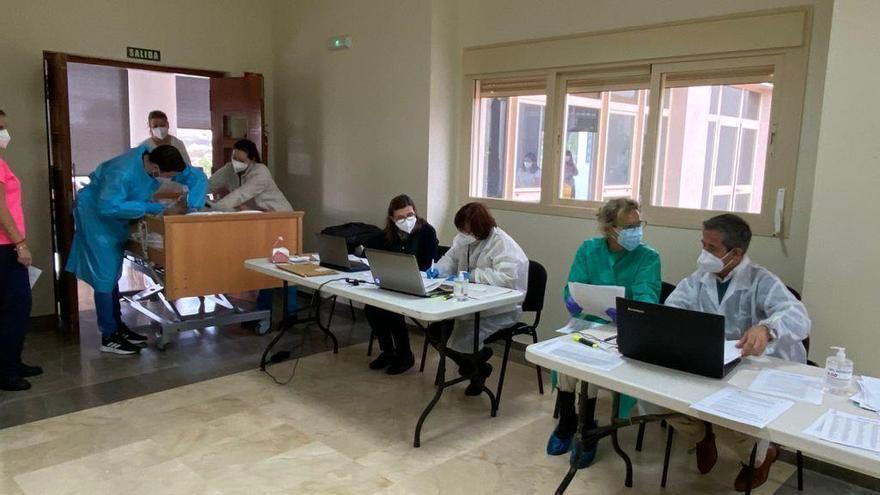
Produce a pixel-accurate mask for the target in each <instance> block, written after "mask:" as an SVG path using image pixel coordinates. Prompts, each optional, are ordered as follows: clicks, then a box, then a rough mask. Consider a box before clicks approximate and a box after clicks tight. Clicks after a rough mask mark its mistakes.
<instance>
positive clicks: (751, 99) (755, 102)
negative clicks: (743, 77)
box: [743, 91, 761, 120]
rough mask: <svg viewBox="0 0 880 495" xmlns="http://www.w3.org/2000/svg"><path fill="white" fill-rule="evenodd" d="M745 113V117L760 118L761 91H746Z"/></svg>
mask: <svg viewBox="0 0 880 495" xmlns="http://www.w3.org/2000/svg"><path fill="white" fill-rule="evenodd" d="M743 114H744V115H743V118H746V119H751V120H758V116H759V115H760V114H761V93H758V92H757V91H746V106H745V109H744V112H743Z"/></svg>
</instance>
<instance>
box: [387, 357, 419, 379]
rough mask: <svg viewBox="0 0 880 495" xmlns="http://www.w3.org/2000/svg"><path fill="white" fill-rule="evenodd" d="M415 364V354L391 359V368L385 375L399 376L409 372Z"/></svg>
mask: <svg viewBox="0 0 880 495" xmlns="http://www.w3.org/2000/svg"><path fill="white" fill-rule="evenodd" d="M415 364H416V357H415V356H413V353H411V352H408V353H406V354H404V355H401V356H394V358H392V359H391V366H389V367H388V369H387V370H385V373H388V374H389V375H399V374H401V373H405V372H406V371H408V370H409V369H410V368H412V367H413V366H415Z"/></svg>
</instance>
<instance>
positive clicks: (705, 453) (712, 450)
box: [697, 430, 718, 474]
mask: <svg viewBox="0 0 880 495" xmlns="http://www.w3.org/2000/svg"><path fill="white" fill-rule="evenodd" d="M716 462H718V449H717V448H716V447H715V434H714V433H712V431H711V430H707V431H706V437H705V438H703V439H702V440H700V441H699V442H697V469H698V470H699V471H700V474H707V473H708V472H709V471H711V470H712V468H713V467H715V463H716Z"/></svg>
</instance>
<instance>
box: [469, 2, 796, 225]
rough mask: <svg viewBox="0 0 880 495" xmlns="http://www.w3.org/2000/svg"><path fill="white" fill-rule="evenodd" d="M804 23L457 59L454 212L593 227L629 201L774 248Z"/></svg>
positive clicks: (616, 36)
mask: <svg viewBox="0 0 880 495" xmlns="http://www.w3.org/2000/svg"><path fill="white" fill-rule="evenodd" d="M811 18H812V10H810V9H801V8H793V9H788V10H784V11H779V12H773V13H767V12H753V13H745V14H742V15H732V16H725V17H721V18H712V19H706V20H694V21H689V22H685V23H677V24H670V25H667V24H664V25H655V26H645V27H644V28H638V29H625V30H621V31H614V32H608V33H588V34H583V35H572V36H568V37H560V38H548V39H541V40H528V41H519V42H512V43H502V44H497V45H486V46H477V47H465V48H464V50H463V54H462V74H464V78H465V79H464V80H465V84H466V86H465V88H466V89H465V91H464V95H463V96H464V97H465V100H464V104H465V106H464V108H466V109H468V110H469V111H465V112H462V115H461V119H462V121H461V125H460V129H461V135H460V138H461V141H460V142H461V144H462V145H461V146H460V153H461V157H460V161H459V164H460V166H461V173H460V176H459V177H460V181H461V182H460V184H459V187H458V188H457V189H458V191H459V194H460V195H461V198H460V200H461V201H462V202H466V201H472V200H475V199H477V200H481V201H484V202H486V203H487V204H488V205H489V206H490V207H492V208H498V209H508V210H513V211H524V212H530V213H538V214H545V215H561V216H570V217H577V218H592V217H594V216H595V213H596V211H597V209H598V208H599V207H600V206H601V204H602V203H603V202H604V201H606V200H607V199H609V198H615V197H631V198H634V199H637V200H638V201H639V202H640V203H641V204H642V214H643V216H644V217H645V219H646V220H648V221H649V222H651V223H652V224H653V225H662V226H670V227H679V228H691V229H699V228H700V226H701V223H702V221H703V220H705V219H706V218H708V217H710V216H712V215H716V214H717V213H718V212H736V213H738V214H740V215H741V216H743V218H745V219H746V220H747V221H748V222H749V223H750V225H751V226H752V230H753V232H754V233H755V234H756V235H779V236H783V237H784V236H786V235H787V234H788V230H789V229H788V228H789V227H790V221H791V205H792V198H793V196H794V194H792V193H793V192H794V191H793V188H794V185H795V177H796V173H797V165H798V159H799V157H798V154H799V151H800V149H801V145H800V137H801V132H802V127H801V121H802V113H803V102H804V95H805V90H806V88H805V86H806V74H807V68H808V60H809V53H810V52H809V43H808V40H809V37H810V32H809V30H810V26H811V24H810V19H811ZM707 33H711V36H707ZM468 105H470V106H468Z"/></svg>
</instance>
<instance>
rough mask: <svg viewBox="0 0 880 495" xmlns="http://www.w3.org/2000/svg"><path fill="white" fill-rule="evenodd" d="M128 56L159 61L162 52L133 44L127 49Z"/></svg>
mask: <svg viewBox="0 0 880 495" xmlns="http://www.w3.org/2000/svg"><path fill="white" fill-rule="evenodd" d="M127 54H128V58H133V59H137V60H149V61H150V62H161V61H162V54H161V53H160V52H159V50H150V49H149V48H135V47H133V46H130V47H128V49H127Z"/></svg>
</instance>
